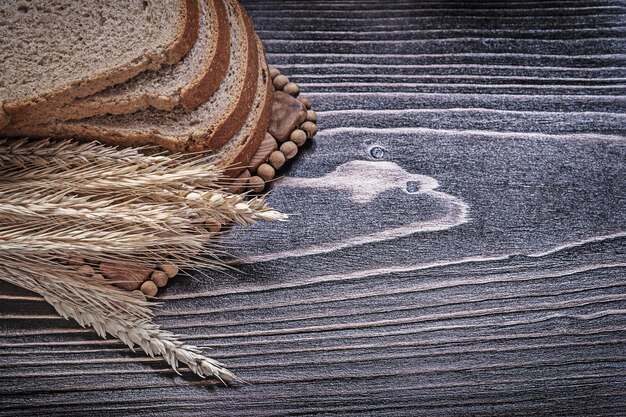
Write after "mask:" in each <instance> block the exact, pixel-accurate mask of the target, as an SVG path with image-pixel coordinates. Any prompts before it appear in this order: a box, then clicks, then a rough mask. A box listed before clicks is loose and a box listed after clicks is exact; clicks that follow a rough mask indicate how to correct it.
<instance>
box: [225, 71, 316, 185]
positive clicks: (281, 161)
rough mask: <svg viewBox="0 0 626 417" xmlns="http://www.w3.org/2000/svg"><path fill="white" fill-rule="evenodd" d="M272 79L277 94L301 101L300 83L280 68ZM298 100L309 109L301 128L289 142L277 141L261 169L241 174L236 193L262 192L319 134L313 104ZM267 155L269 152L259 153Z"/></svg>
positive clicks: (296, 129) (294, 132) (293, 132)
mask: <svg viewBox="0 0 626 417" xmlns="http://www.w3.org/2000/svg"><path fill="white" fill-rule="evenodd" d="M270 77H271V78H272V85H273V86H274V89H275V90H276V91H282V92H284V93H287V94H289V95H290V96H292V97H295V98H298V95H299V94H300V87H299V86H298V84H296V83H293V82H291V81H289V78H287V77H286V76H285V75H283V74H281V73H280V71H279V70H278V69H277V68H274V67H270ZM298 100H299V101H300V102H301V103H302V104H303V105H304V107H305V108H306V110H307V114H306V120H305V121H304V122H303V123H302V124H301V125H300V126H297V127H296V128H295V129H294V130H293V131H292V132H291V133H290V135H289V139H288V140H286V141H285V142H282V143H281V142H279V141H278V140H276V138H274V141H275V142H276V146H275V147H274V149H275V150H273V151H272V152H271V153H269V155H268V156H267V157H266V158H265V159H264V161H265V162H264V163H262V164H260V165H258V167H256V168H255V167H250V168H248V169H245V170H244V171H243V172H242V173H241V174H239V177H238V180H239V181H238V182H237V184H236V185H235V186H233V187H231V189H230V191H232V192H241V191H247V190H251V191H253V192H255V193H262V192H263V191H264V190H265V188H266V185H267V183H268V182H269V181H270V180H272V179H273V178H274V177H275V176H276V172H277V171H278V170H280V169H281V168H282V167H283V166H284V165H285V163H286V162H287V161H289V160H291V159H293V158H294V157H295V156H296V155H297V154H298V148H300V147H302V146H303V145H304V144H305V143H306V141H307V140H309V139H312V138H313V137H314V136H315V135H316V134H317V113H315V111H314V110H311V101H309V100H308V99H307V98H304V97H300V98H298ZM257 152H259V155H260V154H261V152H265V153H267V150H259V151H257Z"/></svg>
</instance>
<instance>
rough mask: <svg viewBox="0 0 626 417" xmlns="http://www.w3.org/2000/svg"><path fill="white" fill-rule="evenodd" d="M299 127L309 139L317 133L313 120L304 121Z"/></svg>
mask: <svg viewBox="0 0 626 417" xmlns="http://www.w3.org/2000/svg"><path fill="white" fill-rule="evenodd" d="M300 129H302V130H304V131H305V132H306V137H307V138H309V139H311V138H312V137H313V136H315V134H316V133H317V125H316V124H315V123H313V122H304V123H302V126H300Z"/></svg>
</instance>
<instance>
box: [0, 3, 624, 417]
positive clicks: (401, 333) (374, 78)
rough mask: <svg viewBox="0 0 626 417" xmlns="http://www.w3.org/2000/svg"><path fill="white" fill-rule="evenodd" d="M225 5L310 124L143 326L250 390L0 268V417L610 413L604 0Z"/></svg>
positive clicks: (615, 50)
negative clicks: (10, 280)
mask: <svg viewBox="0 0 626 417" xmlns="http://www.w3.org/2000/svg"><path fill="white" fill-rule="evenodd" d="M245 5H246V7H247V9H248V10H249V11H250V13H251V15H252V17H253V19H254V21H255V24H256V27H257V29H258V31H259V33H260V35H261V37H262V38H263V40H264V41H265V42H266V46H267V50H268V52H269V55H268V56H269V59H270V61H271V62H272V63H273V64H274V65H276V66H278V67H279V68H281V69H282V70H283V72H284V73H286V74H288V75H290V77H291V78H292V79H293V80H294V81H296V82H298V83H300V85H301V87H302V90H303V91H304V94H305V95H306V96H308V97H310V98H311V99H312V100H313V101H314V103H315V109H316V110H317V111H318V114H319V119H320V122H319V125H320V128H321V129H322V130H321V133H320V134H319V135H318V137H317V140H316V141H315V144H314V145H313V146H311V147H309V148H307V149H306V150H305V151H304V152H303V155H302V156H301V158H300V159H298V161H297V162H296V163H295V164H294V165H293V166H292V167H291V169H290V170H289V172H288V174H287V177H286V178H285V179H283V180H281V181H278V182H277V183H276V187H275V190H274V192H273V194H272V195H271V197H270V200H271V202H272V203H273V205H274V206H276V207H277V208H279V209H282V210H284V211H287V212H290V213H294V214H295V215H294V216H293V218H292V220H291V221H290V222H288V223H285V224H280V225H261V226H260V227H255V228H254V229H253V230H251V231H245V232H244V231H237V232H235V233H234V234H233V236H232V237H231V239H230V241H229V244H230V246H232V252H233V253H234V254H236V255H237V256H238V257H240V258H241V259H240V261H239V265H238V266H239V268H240V269H241V271H242V272H241V273H233V274H232V275H231V276H205V277H202V276H198V277H197V279H195V280H191V279H178V280H176V281H175V282H173V283H172V284H171V285H170V286H169V287H168V288H167V290H166V291H165V292H164V294H163V296H162V297H161V299H162V300H163V301H164V305H163V308H162V310H161V311H160V312H159V317H158V321H159V322H160V323H161V324H162V325H163V326H164V327H166V328H167V329H170V330H172V331H175V332H178V333H182V334H185V335H186V339H187V340H189V341H190V342H193V343H196V344H200V345H203V346H210V347H212V348H213V349H212V350H211V351H210V352H209V353H210V355H211V356H213V357H215V358H217V359H219V360H221V361H223V362H225V363H226V364H228V365H229V367H230V368H231V369H232V370H233V371H236V372H237V373H238V374H239V375H240V376H241V377H243V378H245V379H247V380H248V381H250V382H252V385H249V386H238V387H231V388H225V387H221V386H218V385H215V383H214V381H203V380H200V379H197V378H194V377H190V376H184V377H180V376H177V375H175V374H174V373H173V372H172V371H171V370H169V369H168V368H167V366H166V365H165V364H164V363H162V362H161V361H159V360H152V359H149V358H146V357H144V356H143V355H142V354H132V353H130V352H129V351H128V350H127V349H126V348H125V347H123V346H122V345H121V344H120V343H118V342H116V341H114V340H106V341H105V340H101V339H99V338H98V337H97V336H96V335H95V334H94V333H93V332H92V331H89V330H83V329H81V328H79V327H78V326H77V325H76V324H75V323H73V322H69V321H65V320H63V319H60V318H59V317H58V316H57V315H56V314H54V311H53V310H52V309H51V308H50V307H49V306H47V305H46V304H45V303H44V302H42V301H41V300H40V299H39V298H38V297H36V296H34V295H32V294H30V293H26V292H24V291H21V290H18V289H16V288H13V287H9V286H8V285H0V300H1V301H0V415H2V416H34V415H49V416H83V415H90V416H124V415H133V416H207V415H228V416H231V415H233V416H234V415H247V416H280V415H328V416H331V415H332V416H335V415H341V416H365V415H385V416H490V415H516V416H585V417H590V416H624V415H626V275H625V272H626V245H625V242H626V204H625V203H626V192H625V187H626V169H625V160H626V148H625V142H624V139H625V136H624V132H625V131H626V123H625V122H626V95H625V92H626V43H625V42H624V33H625V31H626V18H625V13H626V5H625V3H624V2H621V1H615V0H600V1H587V0H571V1H545V2H541V1H513V2H506V1H481V2H459V1H449V2H444V1H424V2H412V1H407V0H403V1H398V2H391V1H384V2H383V1H348V0H343V1H338V2H332V1H320V2H300V1H289V2H282V1H259V2H253V1H248V2H246V3H245ZM354 161H360V162H354ZM435 181H436V183H435ZM437 183H438V188H433V187H435V186H436V185H437Z"/></svg>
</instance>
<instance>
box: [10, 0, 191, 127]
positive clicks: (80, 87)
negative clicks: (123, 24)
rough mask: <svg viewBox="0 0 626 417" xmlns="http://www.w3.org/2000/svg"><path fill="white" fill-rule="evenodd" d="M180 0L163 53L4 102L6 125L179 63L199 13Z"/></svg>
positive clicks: (189, 44) (138, 58)
mask: <svg viewBox="0 0 626 417" xmlns="http://www.w3.org/2000/svg"><path fill="white" fill-rule="evenodd" d="M182 1H183V3H182V4H183V7H182V8H181V16H180V17H179V19H180V24H179V25H178V27H179V31H178V34H177V35H176V37H175V38H174V40H173V41H172V42H171V43H170V44H169V45H168V46H167V48H165V50H164V51H152V52H151V53H150V54H147V55H142V56H140V57H137V58H136V59H134V60H131V62H129V63H127V64H126V65H122V66H120V67H118V68H114V69H111V70H107V71H103V72H101V73H99V74H96V75H93V76H90V77H86V78H84V79H82V80H80V81H76V82H73V83H70V84H68V85H66V86H64V87H60V88H57V89H55V90H53V91H50V92H48V93H45V94H42V95H40V96H38V97H30V98H27V99H23V100H18V101H13V102H8V103H7V102H5V103H3V110H4V112H5V113H6V114H7V115H8V116H9V125H12V124H13V123H16V124H23V123H24V121H28V120H37V117H38V115H45V114H46V112H48V111H50V109H53V108H55V107H59V106H61V105H64V104H67V103H69V102H71V101H72V100H74V99H76V98H81V97H86V96H89V95H91V94H94V93H96V92H98V91H102V90H104V89H105V88H107V87H109V86H111V85H114V84H119V83H123V82H125V81H128V80H129V79H130V78H132V77H134V76H136V75H137V74H139V73H141V72H143V71H145V70H148V69H153V70H156V69H158V68H159V67H160V66H161V65H162V64H165V63H168V64H174V63H176V62H178V61H180V60H181V59H182V57H184V56H185V55H186V54H187V53H188V52H189V50H190V49H191V47H192V46H193V44H194V43H195V42H196V39H197V36H198V24H199V13H200V11H199V8H198V0H182Z"/></svg>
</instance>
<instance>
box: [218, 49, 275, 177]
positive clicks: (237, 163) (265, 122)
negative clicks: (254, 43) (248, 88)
mask: <svg viewBox="0 0 626 417" xmlns="http://www.w3.org/2000/svg"><path fill="white" fill-rule="evenodd" d="M257 39H258V37H257ZM258 45H259V49H260V51H261V54H262V55H263V58H262V61H263V62H262V64H261V65H262V67H261V69H260V70H261V71H263V77H264V79H265V80H266V84H267V87H266V88H267V91H266V94H265V101H264V102H263V104H262V106H263V107H262V110H261V116H260V117H259V120H258V122H257V124H256V126H255V128H254V130H253V131H252V133H251V134H250V135H249V136H248V138H247V139H246V141H245V143H244V145H243V147H242V148H241V149H240V150H239V153H237V154H236V155H235V156H233V157H232V158H230V159H229V160H227V161H225V162H224V163H225V164H227V165H228V169H227V170H226V175H228V176H229V177H233V178H234V177H236V176H238V175H239V173H240V172H241V171H243V170H244V169H245V168H246V167H247V166H248V164H249V163H250V161H251V160H252V157H253V156H254V154H255V153H256V151H257V149H259V146H261V142H263V138H265V133H267V127H268V126H269V124H270V117H271V115H272V96H273V92H274V87H273V86H272V80H271V78H270V73H269V68H268V66H267V61H266V59H265V54H264V53H263V45H262V43H261V41H260V40H258Z"/></svg>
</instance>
